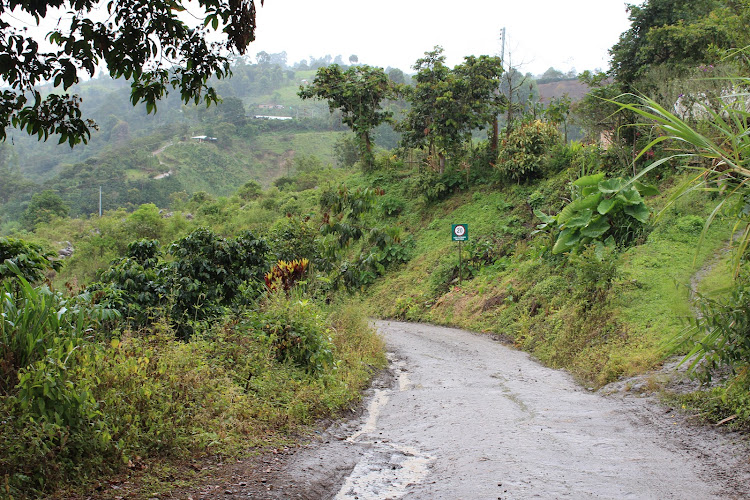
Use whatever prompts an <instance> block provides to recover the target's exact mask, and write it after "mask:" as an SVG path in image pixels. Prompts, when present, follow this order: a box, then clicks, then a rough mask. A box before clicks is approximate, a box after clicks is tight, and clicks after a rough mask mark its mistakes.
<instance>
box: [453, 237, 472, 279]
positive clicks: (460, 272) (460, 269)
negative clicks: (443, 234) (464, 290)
mask: <svg viewBox="0 0 750 500" xmlns="http://www.w3.org/2000/svg"><path fill="white" fill-rule="evenodd" d="M451 240H453V241H457V242H458V285H459V286H461V283H462V280H463V263H462V262H461V243H463V242H464V241H469V225H468V224H453V225H452V226H451Z"/></svg>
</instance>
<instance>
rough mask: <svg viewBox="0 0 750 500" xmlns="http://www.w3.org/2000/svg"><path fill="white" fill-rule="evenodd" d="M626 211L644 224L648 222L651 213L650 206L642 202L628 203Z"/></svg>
mask: <svg viewBox="0 0 750 500" xmlns="http://www.w3.org/2000/svg"><path fill="white" fill-rule="evenodd" d="M624 212H625V213H626V214H628V215H629V216H631V217H632V218H634V219H635V220H637V221H639V222H643V223H644V224H646V223H647V222H648V218H649V216H650V215H651V212H650V211H649V209H648V207H646V205H644V204H642V203H641V204H640V205H628V206H626V207H625V209H624Z"/></svg>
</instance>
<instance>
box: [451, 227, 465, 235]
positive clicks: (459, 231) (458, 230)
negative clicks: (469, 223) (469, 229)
mask: <svg viewBox="0 0 750 500" xmlns="http://www.w3.org/2000/svg"><path fill="white" fill-rule="evenodd" d="M453 232H454V233H455V234H456V236H463V235H464V233H465V232H466V228H465V227H464V226H456V228H455V229H454V230H453Z"/></svg>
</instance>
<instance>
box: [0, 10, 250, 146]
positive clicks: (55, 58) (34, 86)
mask: <svg viewBox="0 0 750 500" xmlns="http://www.w3.org/2000/svg"><path fill="white" fill-rule="evenodd" d="M262 3H263V0H261V4H262ZM198 6H199V8H200V10H201V12H202V21H203V23H202V26H199V27H191V26H189V25H188V24H186V23H185V22H184V21H183V20H182V17H181V14H182V13H183V12H185V11H187V9H188V7H189V3H188V2H186V1H184V0H166V1H165V0H158V1H151V0H132V1H129V2H107V3H106V4H105V2H102V1H101V0H43V1H40V2H37V1H33V2H31V1H26V0H12V1H10V2H8V3H4V4H3V5H1V6H0V76H1V77H2V78H3V80H4V81H5V83H6V84H7V85H8V86H9V87H10V88H9V89H6V90H4V91H3V92H2V93H0V138H5V136H6V129H7V128H8V127H10V126H14V127H18V128H21V129H24V130H26V131H27V132H28V133H29V134H32V135H37V136H38V137H39V138H40V139H45V140H46V139H47V138H48V137H49V135H50V134H59V136H60V143H63V142H66V141H67V142H68V143H69V144H70V145H71V146H73V145H75V144H77V143H79V142H81V141H83V142H86V141H87V140H88V138H89V137H90V136H91V129H92V128H95V127H96V124H95V123H94V122H93V121H92V120H90V119H86V118H84V117H82V113H81V109H80V106H81V98H80V97H79V96H78V95H75V94H74V95H71V94H68V93H62V94H60V93H48V94H47V95H43V94H42V92H41V91H40V90H39V89H38V87H39V86H40V85H43V84H45V83H47V82H51V83H53V84H54V85H55V87H60V86H61V87H62V89H63V91H68V90H69V89H70V88H71V87H72V86H73V85H75V84H77V83H78V82H79V81H80V79H81V76H82V73H87V74H88V75H89V76H94V74H95V72H96V69H97V67H98V66H100V65H102V64H103V65H104V66H106V70H107V72H108V73H109V75H110V76H111V77H112V78H120V77H124V78H126V79H129V80H132V84H131V101H132V102H133V104H134V105H135V104H137V103H139V102H141V101H143V102H145V103H146V108H147V110H148V112H149V113H150V112H153V111H156V102H157V101H158V100H159V99H161V98H162V97H164V96H165V95H167V94H168V92H169V89H170V88H171V89H179V92H180V94H181V96H182V99H183V101H185V102H189V101H191V100H192V101H195V102H196V103H198V102H200V101H201V100H205V101H206V102H207V103H209V104H210V103H212V102H216V101H217V100H218V96H217V94H216V92H215V90H214V89H213V88H212V87H210V86H209V85H208V79H209V77H211V76H212V75H216V76H217V77H219V78H221V77H224V76H226V75H228V74H229V72H230V68H229V59H228V57H229V54H231V53H232V52H238V53H240V54H242V53H244V51H245V49H246V47H247V45H248V44H249V43H250V42H252V41H253V40H254V39H255V26H256V25H255V0H239V1H237V0H199V1H198ZM58 10H60V11H62V10H64V11H66V12H68V13H69V15H66V16H61V17H60V20H59V22H58V23H57V24H56V25H55V28H54V29H52V31H50V32H49V34H48V35H47V41H48V42H49V44H50V45H51V48H49V49H46V48H44V47H43V46H40V43H39V42H38V41H37V40H35V39H34V37H33V36H32V34H30V33H27V31H26V29H25V28H24V29H19V28H17V27H16V26H14V21H15V20H16V19H17V18H16V17H15V16H16V15H17V14H18V13H19V11H20V12H22V13H25V14H27V15H29V16H31V17H33V18H34V20H35V21H36V23H37V25H39V24H40V23H41V21H42V20H43V19H45V18H47V17H53V16H57V15H58ZM98 10H102V11H105V12H106V14H107V15H108V17H107V19H106V20H105V21H98V20H97V19H96V18H97V15H98V12H97V11H98ZM218 31H221V33H222V34H223V37H224V40H223V41H219V42H214V41H211V39H210V36H211V34H212V33H213V32H218Z"/></svg>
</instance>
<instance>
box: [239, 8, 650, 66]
mask: <svg viewBox="0 0 750 500" xmlns="http://www.w3.org/2000/svg"><path fill="white" fill-rule="evenodd" d="M256 3H257V5H258V14H257V21H258V31H257V37H256V41H255V42H254V43H253V44H251V45H250V48H249V50H248V53H249V54H251V55H252V56H255V54H256V53H258V52H260V51H262V50H263V51H266V52H269V53H272V52H281V51H284V50H285V51H286V52H287V54H288V62H289V63H293V62H296V61H299V60H301V59H308V58H309V57H310V56H314V57H316V58H319V57H322V56H324V55H326V54H330V55H332V56H334V57H335V56H336V55H337V54H341V55H342V56H343V58H344V62H347V61H348V59H349V56H350V55H351V54H356V55H357V56H358V57H359V62H360V63H363V64H369V65H372V66H382V67H386V66H391V67H397V68H401V69H402V70H404V71H411V69H410V68H411V66H412V65H413V64H414V62H415V61H416V60H417V59H418V58H420V57H422V55H423V54H424V53H425V52H426V51H428V50H431V49H432V48H433V47H434V46H435V45H441V46H442V47H443V48H444V49H445V55H446V56H447V63H448V64H449V65H451V66H453V65H455V64H458V63H460V62H461V61H462V59H463V57H464V56H466V55H472V54H473V55H482V54H487V55H500V50H501V49H500V47H501V44H500V32H501V30H502V28H503V27H505V28H506V34H507V43H506V57H507V54H508V50H510V53H511V56H512V63H513V65H514V66H520V69H521V71H523V72H531V73H533V74H540V73H543V72H544V71H545V70H546V69H547V68H549V67H550V66H554V67H555V68H557V69H559V70H563V71H568V70H570V69H571V68H575V69H576V70H577V71H578V72H581V71H583V70H586V69H591V70H593V69H597V68H600V69H607V67H608V63H609V54H608V53H607V50H608V49H609V48H610V47H611V46H612V45H613V44H614V43H615V42H617V40H618V37H619V35H620V33H622V32H623V31H625V30H627V29H628V27H629V24H628V19H627V12H626V11H625V6H626V2H625V1H623V0H490V1H488V0H454V1H447V0H379V1H357V0H317V1H311V0H266V1H265V5H264V6H263V7H261V6H260V1H256ZM628 3H641V2H639V1H637V0H631V1H630V2H628Z"/></svg>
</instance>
